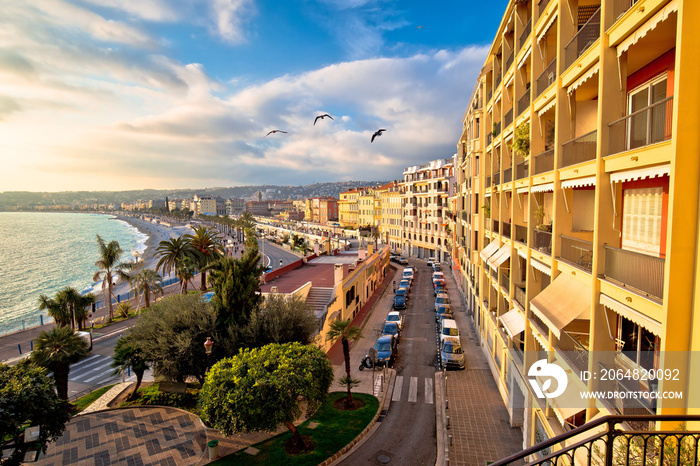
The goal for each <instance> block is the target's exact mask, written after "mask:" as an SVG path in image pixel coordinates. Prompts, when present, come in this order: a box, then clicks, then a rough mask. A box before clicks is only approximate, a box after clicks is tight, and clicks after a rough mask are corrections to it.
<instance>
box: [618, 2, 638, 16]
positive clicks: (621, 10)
mask: <svg viewBox="0 0 700 466" xmlns="http://www.w3.org/2000/svg"><path fill="white" fill-rule="evenodd" d="M637 1H638V0H615V1H614V2H613V14H614V15H615V16H614V17H615V18H616V19H619V18H620V16H622V15H624V14H625V13H626V12H627V10H629V9H630V8H632V5H634V4H635V3H637Z"/></svg>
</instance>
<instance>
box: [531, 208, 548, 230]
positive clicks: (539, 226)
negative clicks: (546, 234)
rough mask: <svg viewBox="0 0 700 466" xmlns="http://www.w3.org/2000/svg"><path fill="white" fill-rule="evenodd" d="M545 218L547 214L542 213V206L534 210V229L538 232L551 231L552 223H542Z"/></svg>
mask: <svg viewBox="0 0 700 466" xmlns="http://www.w3.org/2000/svg"><path fill="white" fill-rule="evenodd" d="M546 216H547V213H546V212H545V211H544V206H539V207H538V208H537V210H535V223H536V224H537V226H536V227H535V228H536V229H538V230H540V231H552V221H551V220H550V221H549V223H544V218H545V217H546Z"/></svg>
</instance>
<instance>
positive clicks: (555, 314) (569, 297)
mask: <svg viewBox="0 0 700 466" xmlns="http://www.w3.org/2000/svg"><path fill="white" fill-rule="evenodd" d="M530 309H531V310H532V312H534V313H535V314H536V315H537V317H539V318H540V319H542V321H543V322H544V323H545V324H546V325H547V327H549V329H550V330H551V331H552V333H553V334H554V335H556V336H557V338H561V331H562V329H563V328H564V327H566V326H567V325H569V324H570V323H571V322H573V321H574V320H576V319H590V315H591V287H590V285H586V284H585V283H583V282H580V281H578V280H576V279H575V278H572V277H570V276H569V275H565V274H560V275H559V276H558V277H557V278H555V279H554V280H553V281H552V283H551V284H550V285H549V286H548V287H547V288H545V289H544V290H542V292H540V294H538V295H537V296H535V297H534V298H533V299H532V301H530Z"/></svg>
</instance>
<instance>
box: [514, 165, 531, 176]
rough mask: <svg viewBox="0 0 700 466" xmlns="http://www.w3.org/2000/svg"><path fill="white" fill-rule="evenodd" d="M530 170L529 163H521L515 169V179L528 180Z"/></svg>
mask: <svg viewBox="0 0 700 466" xmlns="http://www.w3.org/2000/svg"><path fill="white" fill-rule="evenodd" d="M529 170H530V163H529V162H528V161H525V162H520V163H519V164H518V165H517V166H516V167H515V179H516V180H522V179H523V178H527V174H528V171H529Z"/></svg>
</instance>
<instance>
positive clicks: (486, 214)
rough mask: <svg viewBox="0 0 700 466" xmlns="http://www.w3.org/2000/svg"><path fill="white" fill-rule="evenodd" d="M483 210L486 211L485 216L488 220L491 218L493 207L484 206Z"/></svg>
mask: <svg viewBox="0 0 700 466" xmlns="http://www.w3.org/2000/svg"><path fill="white" fill-rule="evenodd" d="M481 208H482V209H484V215H485V216H486V218H491V206H490V205H488V204H484V205H482V206H481Z"/></svg>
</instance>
